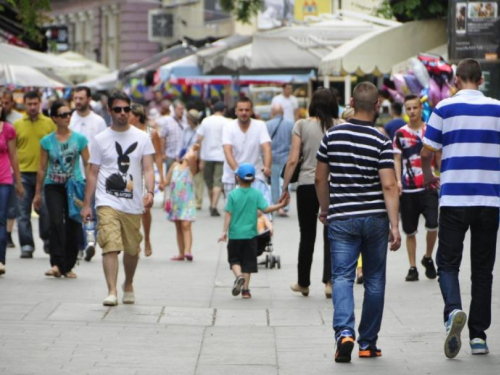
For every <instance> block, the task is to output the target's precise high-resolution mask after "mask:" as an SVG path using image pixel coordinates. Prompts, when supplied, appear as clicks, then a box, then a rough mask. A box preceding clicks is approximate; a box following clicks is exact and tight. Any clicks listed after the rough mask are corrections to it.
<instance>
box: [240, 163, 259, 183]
mask: <svg viewBox="0 0 500 375" xmlns="http://www.w3.org/2000/svg"><path fill="white" fill-rule="evenodd" d="M236 174H237V175H238V177H239V178H241V179H242V180H245V181H253V179H254V178H255V167H254V166H253V165H252V164H250V163H243V164H240V166H239V167H238V170H237V171H236Z"/></svg>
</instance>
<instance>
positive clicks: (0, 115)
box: [0, 103, 7, 122]
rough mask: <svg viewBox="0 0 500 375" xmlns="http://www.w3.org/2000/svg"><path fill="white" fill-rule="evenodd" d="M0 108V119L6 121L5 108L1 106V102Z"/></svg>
mask: <svg viewBox="0 0 500 375" xmlns="http://www.w3.org/2000/svg"><path fill="white" fill-rule="evenodd" d="M0 108H1V111H0V121H2V122H4V121H7V115H6V114H5V109H4V108H3V105H2V103H0Z"/></svg>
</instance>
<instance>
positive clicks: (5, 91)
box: [0, 89, 14, 100]
mask: <svg viewBox="0 0 500 375" xmlns="http://www.w3.org/2000/svg"><path fill="white" fill-rule="evenodd" d="M4 96H8V97H9V98H10V100H14V93H13V92H12V91H10V90H8V89H3V90H2V91H1V92H0V97H4Z"/></svg>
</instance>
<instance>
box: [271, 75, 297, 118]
mask: <svg viewBox="0 0 500 375" xmlns="http://www.w3.org/2000/svg"><path fill="white" fill-rule="evenodd" d="M277 105H279V106H281V108H283V118H284V119H285V120H287V121H291V122H293V123H294V124H295V122H296V121H297V120H298V119H299V102H298V101H297V98H296V97H295V96H293V95H292V84H291V83H285V84H283V93H282V94H280V95H277V96H275V97H274V98H273V101H272V102H271V106H272V107H275V106H277Z"/></svg>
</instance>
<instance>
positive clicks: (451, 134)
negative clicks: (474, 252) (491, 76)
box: [423, 90, 500, 207]
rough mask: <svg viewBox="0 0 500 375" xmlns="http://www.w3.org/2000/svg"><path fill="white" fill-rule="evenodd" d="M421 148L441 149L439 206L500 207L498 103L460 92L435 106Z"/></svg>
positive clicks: (499, 122) (474, 91)
mask: <svg viewBox="0 0 500 375" xmlns="http://www.w3.org/2000/svg"><path fill="white" fill-rule="evenodd" d="M423 143H424V145H425V146H426V147H428V148H430V149H432V150H440V149H442V150H443V157H442V162H441V193H440V205H441V206H454V207H459V206H488V207H498V206H499V205H500V101H498V100H495V99H491V98H487V97H485V96H484V95H483V94H482V93H481V92H480V91H477V90H461V91H459V92H458V93H457V94H456V95H455V96H453V97H452V98H449V99H445V100H443V101H441V102H440V103H439V104H438V105H437V106H436V108H435V109H434V111H433V113H432V115H431V118H430V119H429V122H428V126H427V131H426V133H425V137H424V140H423Z"/></svg>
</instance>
